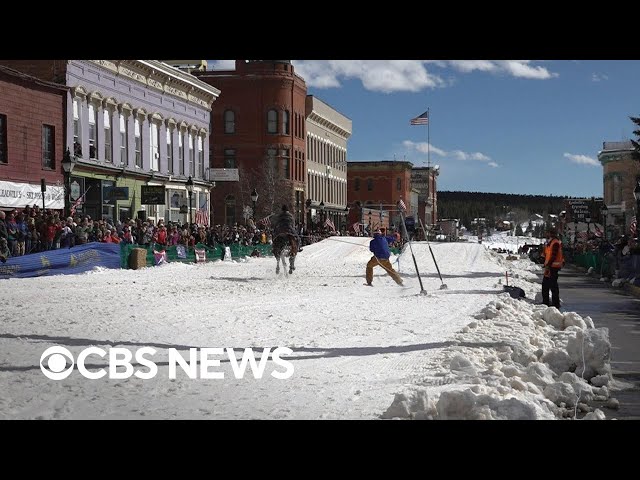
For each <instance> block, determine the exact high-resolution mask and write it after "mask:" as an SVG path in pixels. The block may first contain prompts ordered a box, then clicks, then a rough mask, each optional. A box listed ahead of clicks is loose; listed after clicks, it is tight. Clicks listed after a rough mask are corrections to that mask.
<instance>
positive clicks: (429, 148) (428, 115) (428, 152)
mask: <svg viewBox="0 0 640 480" xmlns="http://www.w3.org/2000/svg"><path fill="white" fill-rule="evenodd" d="M430 116H431V115H430V114H429V107H427V167H429V168H431V139H430V133H429V130H430V125H431V119H430V118H429V117H430Z"/></svg>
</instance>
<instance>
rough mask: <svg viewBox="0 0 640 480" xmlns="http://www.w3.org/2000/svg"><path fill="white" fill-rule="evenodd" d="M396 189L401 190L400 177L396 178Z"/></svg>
mask: <svg viewBox="0 0 640 480" xmlns="http://www.w3.org/2000/svg"><path fill="white" fill-rule="evenodd" d="M396 190H398V191H400V190H402V178H400V177H398V178H396Z"/></svg>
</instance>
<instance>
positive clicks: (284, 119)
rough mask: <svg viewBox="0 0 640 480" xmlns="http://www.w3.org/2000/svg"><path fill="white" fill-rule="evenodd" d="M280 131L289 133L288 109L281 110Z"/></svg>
mask: <svg viewBox="0 0 640 480" xmlns="http://www.w3.org/2000/svg"><path fill="white" fill-rule="evenodd" d="M282 133H283V134H284V135H289V110H285V111H284V112H282Z"/></svg>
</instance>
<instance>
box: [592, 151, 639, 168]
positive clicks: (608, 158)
mask: <svg viewBox="0 0 640 480" xmlns="http://www.w3.org/2000/svg"><path fill="white" fill-rule="evenodd" d="M632 155H633V150H609V151H606V152H599V153H598V161H599V162H600V163H601V164H602V165H604V164H606V163H609V162H622V161H625V160H629V161H633V157H632Z"/></svg>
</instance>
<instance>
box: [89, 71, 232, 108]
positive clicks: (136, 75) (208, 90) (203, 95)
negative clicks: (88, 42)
mask: <svg viewBox="0 0 640 480" xmlns="http://www.w3.org/2000/svg"><path fill="white" fill-rule="evenodd" d="M88 61H89V62H91V63H94V64H96V65H99V66H101V67H103V68H106V69H107V70H109V71H111V72H113V73H114V74H116V75H122V76H124V77H127V78H130V79H131V80H134V81H136V82H138V83H140V84H143V85H145V86H146V87H148V88H151V89H155V90H157V91H158V92H162V93H165V94H168V95H173V96H175V97H178V98H180V99H181V100H184V101H186V102H190V103H193V104H196V105H198V106H200V107H203V108H206V109H207V110H209V111H210V110H211V105H212V103H213V102H214V101H215V100H216V99H217V98H218V96H219V95H220V90H218V89H217V88H215V87H212V86H211V85H209V84H207V83H205V82H203V81H201V80H198V79H197V78H196V77H194V76H193V75H190V74H188V73H185V72H182V71H180V70H178V69H177V68H174V67H172V66H171V65H167V64H165V63H162V62H159V61H157V60H88Z"/></svg>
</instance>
